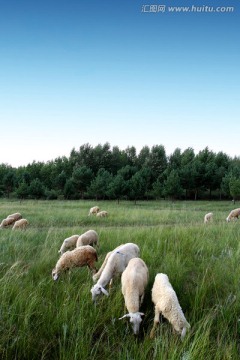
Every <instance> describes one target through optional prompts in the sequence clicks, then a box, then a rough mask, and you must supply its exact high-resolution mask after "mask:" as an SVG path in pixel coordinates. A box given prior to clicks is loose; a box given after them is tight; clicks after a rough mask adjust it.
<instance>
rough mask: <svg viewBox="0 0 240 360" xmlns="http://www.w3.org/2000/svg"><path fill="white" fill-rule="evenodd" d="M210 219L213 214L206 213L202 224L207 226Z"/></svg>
mask: <svg viewBox="0 0 240 360" xmlns="http://www.w3.org/2000/svg"><path fill="white" fill-rule="evenodd" d="M212 217H213V213H211V212H210V213H208V214H206V215H205V216H204V224H207V223H208V222H209V221H211V220H212Z"/></svg>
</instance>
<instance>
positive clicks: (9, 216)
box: [7, 213, 22, 221]
mask: <svg viewBox="0 0 240 360" xmlns="http://www.w3.org/2000/svg"><path fill="white" fill-rule="evenodd" d="M7 218H14V221H17V220H20V219H22V215H21V214H20V213H14V214H11V215H8V217H7Z"/></svg>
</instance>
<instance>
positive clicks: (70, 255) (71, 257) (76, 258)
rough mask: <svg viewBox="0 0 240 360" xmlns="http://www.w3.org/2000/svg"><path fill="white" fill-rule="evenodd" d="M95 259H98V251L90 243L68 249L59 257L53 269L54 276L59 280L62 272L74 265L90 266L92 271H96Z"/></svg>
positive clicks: (54, 278)
mask: <svg viewBox="0 0 240 360" xmlns="http://www.w3.org/2000/svg"><path fill="white" fill-rule="evenodd" d="M95 261H98V256H97V252H96V250H95V249H94V248H93V247H92V246H90V245H86V246H81V247H79V248H76V249H74V250H72V251H66V252H65V253H64V254H63V255H62V256H61V257H60V258H59V259H58V261H57V263H56V266H55V268H54V269H53V270H52V278H53V280H57V279H58V278H59V276H60V274H61V273H62V272H64V271H67V270H69V269H71V268H74V267H83V266H88V268H89V269H90V270H91V271H92V272H96V271H97V269H96V267H95Z"/></svg>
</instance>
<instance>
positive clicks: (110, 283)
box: [108, 278, 113, 292]
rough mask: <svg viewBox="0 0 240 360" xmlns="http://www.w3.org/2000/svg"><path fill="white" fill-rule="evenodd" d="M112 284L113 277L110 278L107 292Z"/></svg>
mask: <svg viewBox="0 0 240 360" xmlns="http://www.w3.org/2000/svg"><path fill="white" fill-rule="evenodd" d="M112 284H113V278H111V280H110V282H109V285H108V292H110V290H111V288H112Z"/></svg>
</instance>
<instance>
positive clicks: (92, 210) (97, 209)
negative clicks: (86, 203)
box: [88, 206, 100, 216]
mask: <svg viewBox="0 0 240 360" xmlns="http://www.w3.org/2000/svg"><path fill="white" fill-rule="evenodd" d="M99 210H100V209H99V207H98V206H94V207H92V208H91V209H90V210H89V213H88V216H90V215H96V214H97V213H98V212H99Z"/></svg>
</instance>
